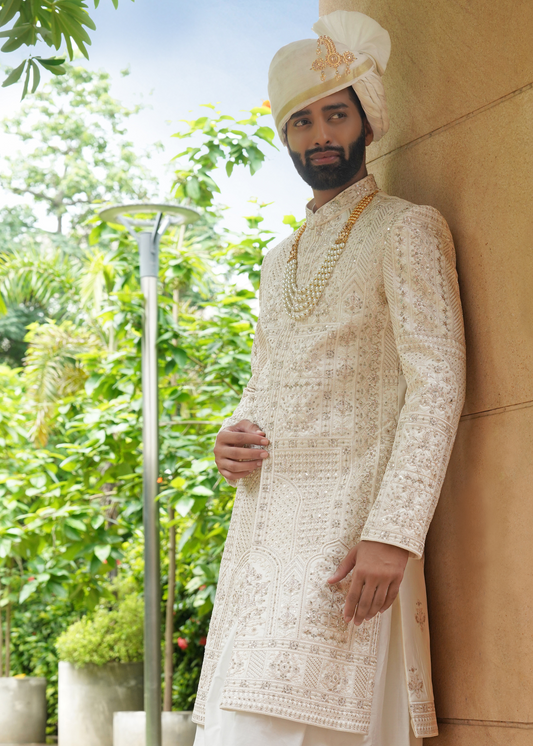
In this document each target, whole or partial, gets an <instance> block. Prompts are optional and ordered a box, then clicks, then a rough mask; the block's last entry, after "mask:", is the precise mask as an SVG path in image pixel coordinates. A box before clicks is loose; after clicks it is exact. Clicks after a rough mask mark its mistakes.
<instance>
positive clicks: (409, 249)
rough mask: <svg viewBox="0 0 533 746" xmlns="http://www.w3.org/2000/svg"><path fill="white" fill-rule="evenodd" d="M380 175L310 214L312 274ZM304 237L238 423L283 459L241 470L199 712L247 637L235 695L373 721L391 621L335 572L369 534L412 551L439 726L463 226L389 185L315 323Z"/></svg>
mask: <svg viewBox="0 0 533 746" xmlns="http://www.w3.org/2000/svg"><path fill="white" fill-rule="evenodd" d="M376 188H377V187H376V185H375V181H374V178H373V177H372V176H368V177H367V178H365V179H363V180H362V181H359V182H357V183H356V184H354V185H353V186H351V187H349V188H348V189H346V190H345V191H344V192H342V193H341V194H340V195H338V196H337V197H336V198H335V199H333V200H331V201H330V202H328V203H327V204H326V205H324V206H323V207H321V208H319V209H318V210H316V212H312V211H311V209H309V208H308V209H307V216H306V217H307V228H306V230H305V232H304V234H303V237H302V239H301V242H300V247H299V252H298V272H297V282H298V286H299V287H302V286H303V285H306V284H307V283H308V282H309V281H310V280H311V279H312V277H313V276H314V275H315V273H316V272H317V270H318V268H319V266H320V264H321V262H322V259H323V257H324V255H325V253H326V251H327V249H328V248H329V247H330V246H331V245H332V244H333V242H334V240H335V238H336V236H337V235H338V233H339V231H340V230H341V228H342V227H343V225H344V223H345V221H346V219H347V217H348V215H349V213H350V211H351V210H352V209H353V208H354V207H355V205H356V204H357V203H358V202H359V201H360V200H361V199H362V198H363V197H364V196H365V195H367V194H369V193H370V192H372V191H374V190H375V189H376ZM293 241H294V237H289V238H287V239H286V240H284V241H282V242H281V243H280V244H279V245H278V246H277V247H276V248H274V249H273V250H272V251H270V252H269V253H268V254H267V256H266V257H265V260H264V263H263V268H262V276H261V289H260V314H259V320H258V324H257V330H256V335H255V339H254V345H253V352H252V377H251V379H250V382H249V384H248V386H247V387H246V389H245V391H244V393H243V397H242V400H241V402H240V404H239V406H238V407H237V409H236V411H235V413H234V415H233V416H232V417H231V418H230V419H229V420H227V421H226V423H225V425H224V426H229V425H233V424H236V423H237V422H239V421H240V420H242V419H248V420H251V421H252V422H255V423H257V424H258V425H259V426H260V427H261V428H262V430H263V431H264V432H265V433H266V435H267V437H268V438H269V440H270V445H269V446H268V449H267V450H268V451H269V453H270V456H269V458H268V459H266V460H265V461H264V462H263V465H262V467H261V469H259V470H257V471H256V472H254V473H253V474H252V475H250V476H249V477H246V478H245V479H243V480H240V481H239V483H238V488H237V495H236V500H235V507H234V509H233V515H232V520H231V526H230V530H229V533H228V538H227V542H226V547H225V551H224V556H223V560H222V564H221V572H220V580H219V585H218V590H217V598H216V603H215V608H214V612H213V617H212V621H211V628H210V632H209V636H208V640H207V646H206V653H205V659H204V665H203V670H202V676H201V681H200V686H199V690H198V697H197V700H196V705H195V712H194V719H195V721H196V722H197V723H202V722H203V719H204V710H205V702H206V697H207V694H208V691H209V689H210V686H211V684H212V679H213V674H214V671H215V668H216V666H217V663H218V661H219V658H220V656H221V652H222V650H223V649H224V645H225V641H226V640H227V639H228V636H229V635H230V634H234V636H235V639H234V643H233V646H232V649H231V666H230V668H229V671H228V673H227V675H226V677H225V680H224V686H223V691H222V695H221V701H220V707H221V708H224V709H227V710H236V711H241V712H242V711H244V712H249V713H259V714H265V715H274V716H277V717H280V718H286V719H288V720H292V721H297V722H300V723H304V724H308V725H311V726H320V727H322V728H329V729H334V730H338V731H348V732H352V733H361V734H364V733H367V732H368V730H369V724H370V712H371V708H372V698H373V692H374V688H375V686H376V669H377V661H378V650H379V644H380V627H381V624H382V621H383V620H382V619H381V617H380V615H379V614H378V615H377V616H376V617H374V618H373V619H372V620H370V621H369V622H363V624H362V625H361V626H360V627H355V626H354V625H353V624H352V623H350V624H348V625H346V624H345V623H344V619H343V614H342V610H343V606H344V601H345V596H346V593H347V590H348V587H349V584H350V580H351V576H348V577H347V578H346V579H345V580H344V581H342V582H341V583H338V584H337V585H335V586H330V585H329V584H328V583H327V578H328V577H329V576H330V575H331V574H332V573H333V572H334V570H335V569H336V567H337V566H338V564H339V562H340V561H341V560H342V559H343V558H344V556H345V554H346V553H347V551H348V550H349V549H351V548H352V547H353V546H354V545H355V544H356V543H357V542H359V541H360V540H362V539H364V540H370V541H378V542H384V543H388V544H393V545H396V546H399V547H403V548H405V549H407V550H409V552H410V556H411V559H409V561H408V563H407V568H406V573H405V576H404V580H403V582H402V585H401V588H400V592H399V598H398V599H397V602H395V603H397V605H398V606H399V617H398V618H399V619H401V623H400V622H399V623H398V624H400V626H401V639H402V645H403V654H404V655H403V660H404V664H403V665H404V667H405V670H404V677H403V681H404V684H405V687H406V689H407V693H408V702H409V704H408V706H409V711H410V717H411V725H412V729H413V732H414V734H415V735H416V736H417V737H419V738H420V737H428V736H432V735H436V733H437V726H436V719H435V710H434V704H433V694H432V685H431V669H430V658H429V633H428V625H427V610H426V597H425V585H424V576H423V560H422V557H423V551H424V540H425V536H426V532H427V530H428V527H429V524H430V521H431V518H432V516H433V512H434V509H435V506H436V502H437V500H438V497H439V493H440V489H441V485H442V482H443V479H444V474H445V471H446V467H447V464H448V460H449V457H450V453H451V449H452V446H453V442H454V438H455V433H456V429H457V425H458V421H459V416H460V413H461V409H462V405H463V400H464V358H465V351H464V336H463V324H462V316H461V306H460V299H459V291H458V284H457V276H456V271H455V254H454V248H453V243H452V239H451V236H450V233H449V230H448V227H447V225H446V223H445V221H444V219H443V218H442V217H441V215H440V214H439V213H438V212H437V211H436V210H434V209H433V208H431V207H424V206H417V205H413V204H411V203H408V202H405V201H404V200H401V199H398V198H396V197H391V196H388V195H386V194H385V193H383V192H379V193H378V194H377V195H376V196H375V198H374V200H373V201H372V202H371V204H370V206H369V207H367V208H366V210H365V211H364V212H363V214H362V216H361V218H360V219H359V221H358V222H357V223H356V225H355V227H354V229H353V230H352V233H351V235H350V238H349V240H348V243H347V245H346V248H345V250H344V252H343V254H342V255H341V257H340V259H339V261H338V263H337V266H336V267H335V270H334V272H333V274H332V276H331V278H330V280H329V282H328V284H327V286H326V288H325V290H324V293H323V295H322V297H321V298H320V300H319V302H318V304H317V306H316V307H315V309H314V310H313V312H312V313H311V315H310V316H309V317H307V318H306V319H303V320H299V321H295V320H293V319H292V318H290V317H289V316H288V315H287V314H286V312H285V310H284V307H283V303H282V283H283V277H284V273H285V267H286V264H287V259H288V255H289V251H290V248H291V246H292V244H293ZM379 746H381V744H380V745H379Z"/></svg>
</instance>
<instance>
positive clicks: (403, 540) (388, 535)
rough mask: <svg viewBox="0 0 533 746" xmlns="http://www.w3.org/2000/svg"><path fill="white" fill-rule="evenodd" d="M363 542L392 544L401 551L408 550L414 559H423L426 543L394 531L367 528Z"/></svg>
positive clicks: (362, 535)
mask: <svg viewBox="0 0 533 746" xmlns="http://www.w3.org/2000/svg"><path fill="white" fill-rule="evenodd" d="M361 541H377V542H379V543H381V544H391V545H392V546H395V547H400V549H407V551H408V552H409V555H410V557H412V558H413V559H422V557H423V555H424V542H423V541H420V540H418V539H415V538H414V537H412V536H404V535H402V534H398V533H396V532H394V531H383V530H381V529H377V528H371V527H365V529H364V530H363V533H362V534H361Z"/></svg>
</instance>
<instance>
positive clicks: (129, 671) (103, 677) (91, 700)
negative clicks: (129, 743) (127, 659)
mask: <svg viewBox="0 0 533 746" xmlns="http://www.w3.org/2000/svg"><path fill="white" fill-rule="evenodd" d="M58 697H59V702H58V736H59V745H60V746H113V713H115V712H117V711H119V710H120V711H124V710H126V711H128V710H140V709H141V707H143V700H144V695H143V664H142V663H106V664H105V665H104V666H95V665H87V666H80V667H79V668H76V667H75V666H73V665H72V664H71V663H66V662H65V661H60V662H59V686H58Z"/></svg>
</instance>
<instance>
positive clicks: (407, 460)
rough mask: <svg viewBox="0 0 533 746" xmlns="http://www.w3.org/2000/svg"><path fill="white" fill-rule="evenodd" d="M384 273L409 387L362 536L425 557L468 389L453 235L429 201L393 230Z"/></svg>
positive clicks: (406, 213)
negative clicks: (427, 536)
mask: <svg viewBox="0 0 533 746" xmlns="http://www.w3.org/2000/svg"><path fill="white" fill-rule="evenodd" d="M389 234H390V235H389V240H388V241H387V245H386V248H385V256H384V264H383V273H384V286H385V294H386V298H387V303H388V306H389V311H390V317H391V322H392V331H393V337H394V343H395V344H396V348H397V351H398V355H399V359H400V365H401V372H402V373H403V376H404V377H405V381H406V384H407V389H406V393H405V404H404V405H403V407H402V409H401V412H400V414H399V418H398V425H397V429H396V434H395V439H394V445H393V449H392V453H391V457H390V459H389V462H388V464H387V467H386V469H385V474H384V477H383V480H382V483H381V486H380V489H379V492H378V495H377V497H376V500H375V502H374V504H373V506H372V509H371V511H370V514H369V516H368V519H367V521H366V524H365V527H364V529H363V532H362V536H361V539H363V540H368V541H378V542H383V543H386V544H393V545H396V546H399V547H403V548H405V549H408V550H409V551H410V552H411V553H412V555H414V556H415V557H421V556H422V555H423V551H424V543H425V538H426V534H427V531H428V528H429V524H430V522H431V519H432V517H433V513H434V511H435V507H436V504H437V501H438V498H439V495H440V491H441V487H442V483H443V481H444V476H445V473H446V468H447V465H448V461H449V459H450V455H451V451H452V447H453V443H454V440H455V435H456V431H457V426H458V424H459V417H460V415H461V410H462V407H463V403H464V394H465V346H464V331H463V320H462V313H461V301H460V297H459V287H458V282H457V274H456V271H455V251H454V247H453V240H452V237H451V235H450V231H449V229H448V226H447V224H446V222H445V220H444V218H443V217H442V216H441V215H440V213H439V212H437V210H435V209H433V208H431V207H423V206H414V207H411V208H410V209H408V210H406V211H404V212H403V213H402V214H401V215H400V216H399V218H397V220H396V221H395V223H394V224H393V225H392V226H391V228H390V231H389Z"/></svg>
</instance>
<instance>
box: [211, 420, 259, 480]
mask: <svg viewBox="0 0 533 746" xmlns="http://www.w3.org/2000/svg"><path fill="white" fill-rule="evenodd" d="M269 442H270V441H269V440H268V439H267V438H266V436H265V433H264V432H263V431H262V430H260V428H259V427H258V426H257V425H255V424H254V423H253V422H250V420H241V421H240V422H238V423H237V424H236V425H233V426H232V427H228V428H225V429H224V430H221V431H220V432H219V434H218V435H217V439H216V442H215V447H214V449H213V450H214V453H215V462H216V465H217V467H218V470H219V472H220V473H221V474H222V476H223V477H225V478H226V479H229V480H231V481H232V482H233V481H235V480H236V479H242V478H243V477H247V476H248V475H249V474H251V473H252V472H253V471H255V470H256V469H259V468H260V467H261V464H262V463H263V459H265V458H268V452H267V451H264V450H263V449H258V448H246V447H245V446H251V445H254V446H267V445H268V444H269Z"/></svg>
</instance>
